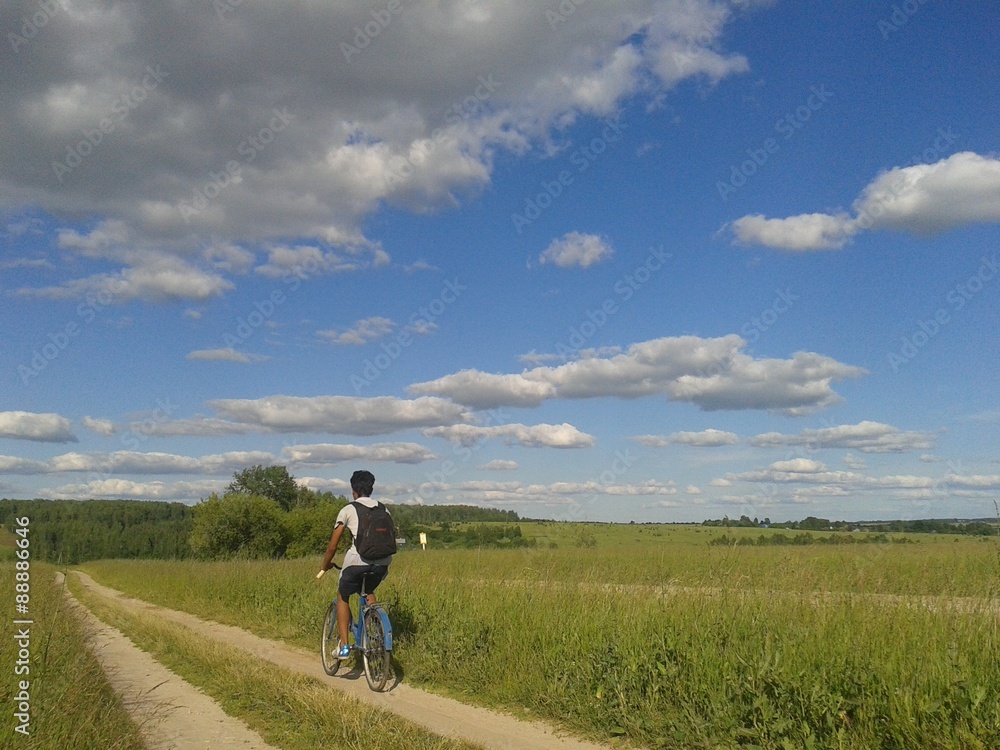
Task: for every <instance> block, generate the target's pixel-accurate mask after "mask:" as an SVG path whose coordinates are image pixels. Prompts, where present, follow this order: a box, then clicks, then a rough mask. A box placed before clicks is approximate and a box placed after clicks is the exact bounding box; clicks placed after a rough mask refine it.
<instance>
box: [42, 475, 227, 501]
mask: <svg viewBox="0 0 1000 750" xmlns="http://www.w3.org/2000/svg"><path fill="white" fill-rule="evenodd" d="M227 484H228V482H225V481H215V480H205V481H199V482H133V481H130V480H127V479H99V480H94V481H92V482H87V483H86V484H65V485H62V486H61V487H55V488H52V489H48V490H45V491H44V492H45V495H46V496H48V497H52V498H55V499H70V500H80V499H85V498H121V499H127V500H197V499H201V498H205V497H208V496H209V495H211V494H212V493H213V492H222V491H224V490H225V488H226V485H227Z"/></svg>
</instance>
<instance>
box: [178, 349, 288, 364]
mask: <svg viewBox="0 0 1000 750" xmlns="http://www.w3.org/2000/svg"><path fill="white" fill-rule="evenodd" d="M187 359H190V360H192V361H196V360H201V361H204V362H236V363H238V364H243V365H246V364H249V363H251V362H263V361H265V360H267V359H269V358H268V357H262V356H260V355H258V354H244V353H243V352H238V351H236V350H235V349H233V348H232V347H229V346H227V347H226V348H225V349H197V350H195V351H193V352H189V353H188V355H187Z"/></svg>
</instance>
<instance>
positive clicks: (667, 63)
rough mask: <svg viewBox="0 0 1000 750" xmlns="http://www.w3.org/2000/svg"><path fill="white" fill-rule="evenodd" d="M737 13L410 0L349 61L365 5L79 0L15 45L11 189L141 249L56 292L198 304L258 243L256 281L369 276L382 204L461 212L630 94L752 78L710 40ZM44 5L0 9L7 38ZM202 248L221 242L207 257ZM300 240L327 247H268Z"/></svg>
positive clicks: (720, 5)
mask: <svg viewBox="0 0 1000 750" xmlns="http://www.w3.org/2000/svg"><path fill="white" fill-rule="evenodd" d="M743 6H745V3H738V2H731V3H726V2H719V1H718V0H686V1H685V2H675V1H674V0H637V1H636V2H633V3H629V4H628V5H627V6H622V5H619V4H600V3H598V4H592V5H588V7H587V8H586V14H587V22H586V23H575V22H570V23H566V24H560V25H559V27H558V30H557V31H556V32H555V33H554V31H553V28H552V27H551V25H550V23H548V22H546V20H545V16H544V14H542V13H541V12H540V10H539V8H538V7H536V6H534V5H532V4H524V3H509V2H504V1H503V0H480V1H479V2H477V3H475V4H474V5H472V6H470V5H468V4H464V3H446V4H424V3H408V4H404V6H403V7H402V9H401V14H400V16H399V17H398V18H397V17H394V19H396V20H395V22H394V23H393V26H392V29H391V30H390V32H389V33H386V34H385V35H383V36H382V37H380V38H379V40H378V43H377V44H371V45H369V46H367V47H365V48H364V49H356V48H353V46H352V42H353V38H354V32H353V31H352V30H353V29H354V28H355V27H358V26H364V24H365V23H366V22H369V21H371V16H370V8H367V7H364V6H362V5H359V4H356V3H350V2H332V1H330V2H317V3H312V4H309V5H308V6H303V7H298V6H296V7H294V8H291V9H286V11H287V12H286V11H282V13H281V19H280V21H281V22H280V23H276V22H275V19H276V16H275V13H276V10H275V7H273V6H272V5H270V4H266V3H265V4H248V3H244V4H241V5H240V6H239V7H238V8H236V7H234V6H233V5H230V6H225V4H221V3H215V4H212V3H203V4H200V5H197V6H193V7H191V8H180V7H178V6H174V5H172V4H169V3H168V4H166V5H162V4H135V5H123V6H119V5H111V6H108V5H107V4H105V3H100V2H97V0H80V1H79V2H76V3H75V4H74V6H73V7H74V12H68V13H61V14H60V15H59V18H58V19H57V20H55V21H54V22H53V23H50V24H48V25H47V26H46V28H45V31H44V35H41V34H40V35H39V36H38V38H37V39H32V40H25V43H26V44H30V46H31V53H30V54H31V57H32V61H33V64H32V65H16V66H12V67H11V68H10V70H9V71H8V73H9V75H8V76H7V79H5V85H4V87H3V91H2V92H0V107H2V110H3V111H4V112H7V113H11V116H10V117H9V118H8V122H6V123H5V133H4V137H5V143H6V144H7V145H8V148H6V149H4V151H3V155H2V156H0V174H2V175H3V176H4V177H3V180H2V185H3V193H4V195H5V196H6V201H7V202H8V204H10V205H15V206H32V207H35V208H37V209H38V210H40V211H44V212H46V213H48V214H49V215H52V216H57V217H59V216H66V217H70V216H74V217H75V216H80V215H87V216H105V217H108V218H109V219H110V220H113V221H116V222H119V224H120V225H121V226H122V227H124V228H125V229H126V231H127V233H128V234H129V235H130V237H131V242H130V243H129V244H130V246H131V247H132V248H133V249H134V250H135V251H136V253H147V254H150V255H149V256H148V257H145V258H140V257H139V256H138V255H135V256H133V257H130V258H129V257H124V256H123V255H118V256H117V257H107V258H105V260H109V261H111V262H112V263H117V264H119V265H120V267H121V270H118V271H112V272H110V273H104V272H103V271H102V273H100V274H92V275H90V276H84V277H82V278H78V279H74V280H72V281H69V282H66V283H64V284H61V285H57V286H54V287H49V288H47V289H45V290H38V293H40V294H45V295H47V296H57V295H65V296H68V295H79V294H88V293H95V292H98V291H101V290H104V291H112V292H114V293H115V294H116V299H120V300H125V299H140V298H141V299H162V300H169V299H188V300H204V299H207V298H209V297H212V296H216V295H218V294H221V293H224V292H225V291H226V290H227V289H228V288H229V287H230V285H231V283H232V282H231V280H230V278H228V277H229V276H231V275H232V274H237V275H239V274H243V273H246V272H247V270H248V269H249V267H250V265H251V261H250V259H249V257H248V256H247V254H246V253H248V252H251V253H254V254H257V253H260V252H263V253H265V254H266V255H267V260H266V262H265V263H263V264H261V265H258V266H257V267H256V272H257V273H259V274H263V275H265V276H273V277H277V276H281V275H287V274H288V273H290V272H291V269H292V268H295V267H299V268H302V267H303V264H304V263H305V262H308V263H310V265H312V264H313V262H315V264H316V265H315V266H314V267H315V268H316V269H317V270H321V271H322V272H327V273H328V272H334V271H342V270H351V269H353V268H357V267H373V266H375V267H377V266H379V265H384V264H385V263H386V262H388V256H387V255H385V253H384V251H382V250H381V249H380V248H378V247H377V243H372V242H370V241H369V240H368V239H367V238H365V237H364V236H363V231H362V228H363V226H364V220H365V218H366V217H367V216H368V215H370V214H371V213H372V212H375V211H377V210H379V208H380V207H382V206H384V205H393V206H400V207H404V208H407V209H409V210H414V211H419V212H427V211H431V210H435V209H439V208H442V207H448V206H454V205H456V204H458V203H459V202H461V201H462V200H465V199H466V198H468V197H469V196H471V195H475V194H476V193H478V192H479V191H481V190H483V189H484V188H485V187H486V186H488V185H489V183H490V181H491V178H492V172H493V164H494V160H495V158H496V156H497V154H499V153H509V154H513V155H514V156H515V157H518V156H521V155H523V154H525V153H526V152H528V151H529V150H530V149H532V148H534V147H535V146H540V147H541V148H547V147H549V146H550V145H551V141H552V137H553V135H554V134H555V135H556V137H558V134H559V132H560V131H561V129H563V128H565V127H567V126H569V125H571V124H572V123H574V122H575V121H577V120H578V119H579V118H581V117H595V116H608V115H611V114H613V113H614V112H615V111H617V109H618V108H619V107H620V106H621V104H622V102H623V101H624V100H625V99H626V98H627V97H631V96H633V95H635V94H637V93H639V92H645V93H649V94H654V95H655V94H662V93H664V92H667V91H669V90H670V89H671V88H673V87H674V86H676V85H677V84H679V83H680V82H682V81H685V80H689V79H692V78H700V79H704V80H707V81H708V82H710V83H715V82H717V81H719V80H720V79H722V78H724V77H726V76H729V75H734V74H739V73H743V72H745V71H746V70H747V69H748V62H747V60H746V58H744V57H742V56H741V55H739V54H735V53H729V52H727V51H725V50H724V49H722V39H723V38H724V35H725V32H726V28H727V24H728V23H729V22H730V20H731V19H732V17H733V15H734V8H735V7H743ZM36 9H37V8H36V5H35V4H34V3H32V2H30V0H12V2H8V3H4V4H3V6H2V7H0V28H5V29H19V28H20V26H21V21H22V19H23V18H24V17H28V16H30V15H31V14H32V13H33V12H34V11H35V10H36ZM220 9H221V10H220ZM177 39H184V40H185V44H184V45H182V46H178V45H176V43H175V41H176V40H177ZM317 60H323V61H324V62H323V64H322V65H318V64H316V61H317ZM483 71H489V74H488V75H487V74H485V73H483ZM373 81H381V82H385V81H390V82H391V85H388V86H386V85H373ZM136 92H138V93H136ZM470 101H471V102H472V103H473V106H468V105H467V102H470ZM102 123H103V124H104V128H105V129H104V130H103V132H102V130H101V128H102ZM93 133H101V135H100V141H99V142H97V143H96V144H95V143H94V142H93V141H94V140H95V139H96V138H97V136H90V140H89V141H88V134H93ZM81 154H83V156H81ZM210 237H224V238H226V239H225V241H224V242H225V243H228V245H227V246H226V247H224V248H216V249H215V250H214V251H213V252H212V253H203V252H202V249H203V246H204V244H205V241H206V239H207V238H210ZM296 239H301V240H302V241H312V240H316V243H317V244H319V243H325V245H321V246H314V247H313V250H315V251H316V253H313V252H311V251H306V252H303V251H302V250H301V247H302V246H298V245H292V246H290V247H287V248H286V249H287V250H290V251H291V253H290V254H289V253H283V252H274V251H270V250H269V248H271V247H272V246H273V247H275V248H280V247H284V245H282V243H287V242H290V241H295V240H296ZM122 247H123V248H124V245H122ZM317 253H318V257H317ZM163 255H170V256H173V260H169V259H167V258H164V257H162V256H163ZM95 260H96V259H95ZM222 274H226V276H223V275H222Z"/></svg>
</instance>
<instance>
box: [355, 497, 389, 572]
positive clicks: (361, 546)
mask: <svg viewBox="0 0 1000 750" xmlns="http://www.w3.org/2000/svg"><path fill="white" fill-rule="evenodd" d="M351 505H353V506H354V510H355V511H357V513H358V533H357V535H356V536H355V537H354V548H355V549H356V550H357V551H358V554H359V555H361V559H362V560H381V559H382V558H383V557H391V556H392V555H395V554H396V527H395V525H394V524H393V523H392V516H390V515H389V511H388V510H386V507H385V506H384V505H383V504H382V503H379V504H378V505H376V506H375V507H374V508H369V507H368V506H367V505H362V504H361V503H351Z"/></svg>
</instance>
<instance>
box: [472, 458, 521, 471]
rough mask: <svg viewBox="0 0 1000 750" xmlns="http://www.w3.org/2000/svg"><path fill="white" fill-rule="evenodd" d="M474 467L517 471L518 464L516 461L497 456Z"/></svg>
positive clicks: (481, 469)
mask: <svg viewBox="0 0 1000 750" xmlns="http://www.w3.org/2000/svg"><path fill="white" fill-rule="evenodd" d="M476 468H477V469H478V470H480V471H517V469H518V465H517V461H507V460H504V459H501V458H497V459H494V460H493V461H490V462H488V463H485V464H483V465H482V466H477V467H476Z"/></svg>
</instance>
